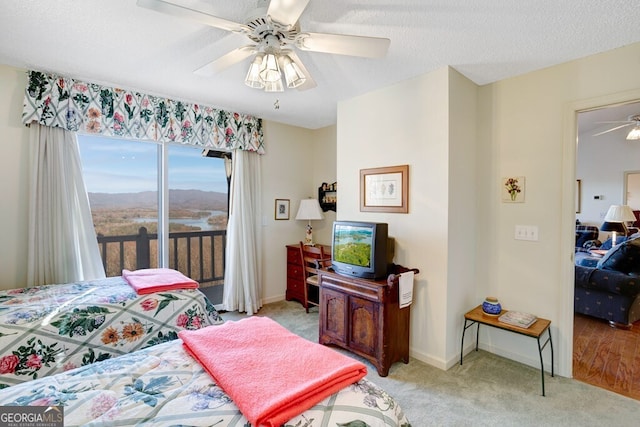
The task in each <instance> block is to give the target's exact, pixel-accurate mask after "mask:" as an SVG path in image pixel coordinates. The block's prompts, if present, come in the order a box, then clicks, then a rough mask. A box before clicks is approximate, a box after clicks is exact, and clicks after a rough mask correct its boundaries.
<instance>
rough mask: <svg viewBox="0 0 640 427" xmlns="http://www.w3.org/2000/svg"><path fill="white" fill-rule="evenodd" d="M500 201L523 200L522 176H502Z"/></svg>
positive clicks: (517, 201) (515, 201)
mask: <svg viewBox="0 0 640 427" xmlns="http://www.w3.org/2000/svg"><path fill="white" fill-rule="evenodd" d="M501 191H502V192H501V193H500V194H502V201H503V202H504V203H523V202H524V176H511V177H507V178H502V190H501Z"/></svg>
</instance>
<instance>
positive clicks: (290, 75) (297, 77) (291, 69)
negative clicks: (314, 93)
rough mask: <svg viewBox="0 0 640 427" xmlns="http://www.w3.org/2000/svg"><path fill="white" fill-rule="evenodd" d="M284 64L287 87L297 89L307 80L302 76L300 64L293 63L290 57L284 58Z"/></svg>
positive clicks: (285, 56)
mask: <svg viewBox="0 0 640 427" xmlns="http://www.w3.org/2000/svg"><path fill="white" fill-rule="evenodd" d="M282 64H283V67H282V68H283V69H284V78H285V80H286V81H287V87H288V88H289V89H293V88H296V87H298V86H300V85H301V84H303V83H304V82H305V81H306V80H307V79H306V77H305V76H304V74H302V71H301V70H300V67H298V64H296V63H295V62H293V61H292V60H291V58H290V57H289V55H284V56H282Z"/></svg>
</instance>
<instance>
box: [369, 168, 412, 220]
mask: <svg viewBox="0 0 640 427" xmlns="http://www.w3.org/2000/svg"><path fill="white" fill-rule="evenodd" d="M360 211H361V212H396V213H408V212H409V165H401V166H389V167H383V168H373V169H361V170H360Z"/></svg>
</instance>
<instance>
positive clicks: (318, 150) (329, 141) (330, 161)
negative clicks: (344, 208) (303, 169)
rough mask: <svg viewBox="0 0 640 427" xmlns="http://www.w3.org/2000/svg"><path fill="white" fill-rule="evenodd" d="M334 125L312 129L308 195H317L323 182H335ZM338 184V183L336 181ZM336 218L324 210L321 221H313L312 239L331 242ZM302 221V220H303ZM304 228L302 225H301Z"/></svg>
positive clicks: (324, 242)
mask: <svg viewBox="0 0 640 427" xmlns="http://www.w3.org/2000/svg"><path fill="white" fill-rule="evenodd" d="M336 131H337V127H336V126H327V127H325V128H322V129H317V130H314V131H313V139H312V140H313V154H312V158H311V164H312V173H313V185H312V188H311V190H310V193H309V196H312V197H315V198H317V197H318V187H320V184H322V183H323V182H326V183H328V184H331V183H333V182H336ZM338 184H339V183H338ZM337 194H338V205H339V204H340V194H342V193H341V191H340V185H338V192H337ZM335 220H336V212H334V211H327V212H324V219H323V220H322V221H313V222H312V224H311V225H312V226H313V240H314V241H315V242H318V243H323V244H326V245H330V244H331V229H332V225H333V221H335ZM303 222H304V221H303ZM302 226H303V228H304V225H302Z"/></svg>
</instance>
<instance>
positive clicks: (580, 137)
mask: <svg viewBox="0 0 640 427" xmlns="http://www.w3.org/2000/svg"><path fill="white" fill-rule="evenodd" d="M638 113H640V102H638V101H628V102H619V103H612V104H609V105H605V106H602V107H589V108H586V109H583V110H578V111H577V131H576V132H577V142H578V144H577V147H576V156H575V158H576V169H575V179H576V180H580V186H579V187H578V188H577V189H576V191H580V193H579V194H576V198H577V199H578V200H580V208H579V209H576V212H577V213H576V219H577V220H579V221H580V223H581V224H583V225H592V226H596V227H598V228H601V226H602V223H603V219H604V216H605V214H606V212H607V210H608V208H609V206H611V205H621V204H628V203H635V202H634V200H636V201H638V204H639V205H640V141H628V140H626V136H627V134H628V133H629V131H630V130H631V129H632V128H633V127H634V126H635V123H633V122H632V121H631V122H629V121H628V118H629V117H630V116H632V115H636V114H638ZM634 209H638V208H634ZM608 237H609V233H605V232H602V231H601V232H600V235H599V237H598V238H599V240H600V241H601V242H604V241H605V239H607V238H608ZM572 283H573V282H572ZM634 328H635V329H634ZM634 328H632V329H631V330H622V329H613V328H611V327H610V326H609V324H608V322H606V321H603V320H599V319H595V318H591V317H588V316H583V315H579V314H576V315H574V330H573V338H574V339H573V343H574V345H573V349H572V354H573V369H572V372H573V377H574V378H575V379H577V380H579V381H583V382H586V383H589V384H592V385H595V386H598V387H601V388H605V389H608V390H610V391H613V392H616V393H618V394H622V395H625V396H628V397H631V398H635V399H640V366H633V365H634V354H635V348H636V347H638V346H640V326H635V327H634ZM631 348H633V350H631ZM638 348H640V347H638ZM636 364H637V363H636Z"/></svg>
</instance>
